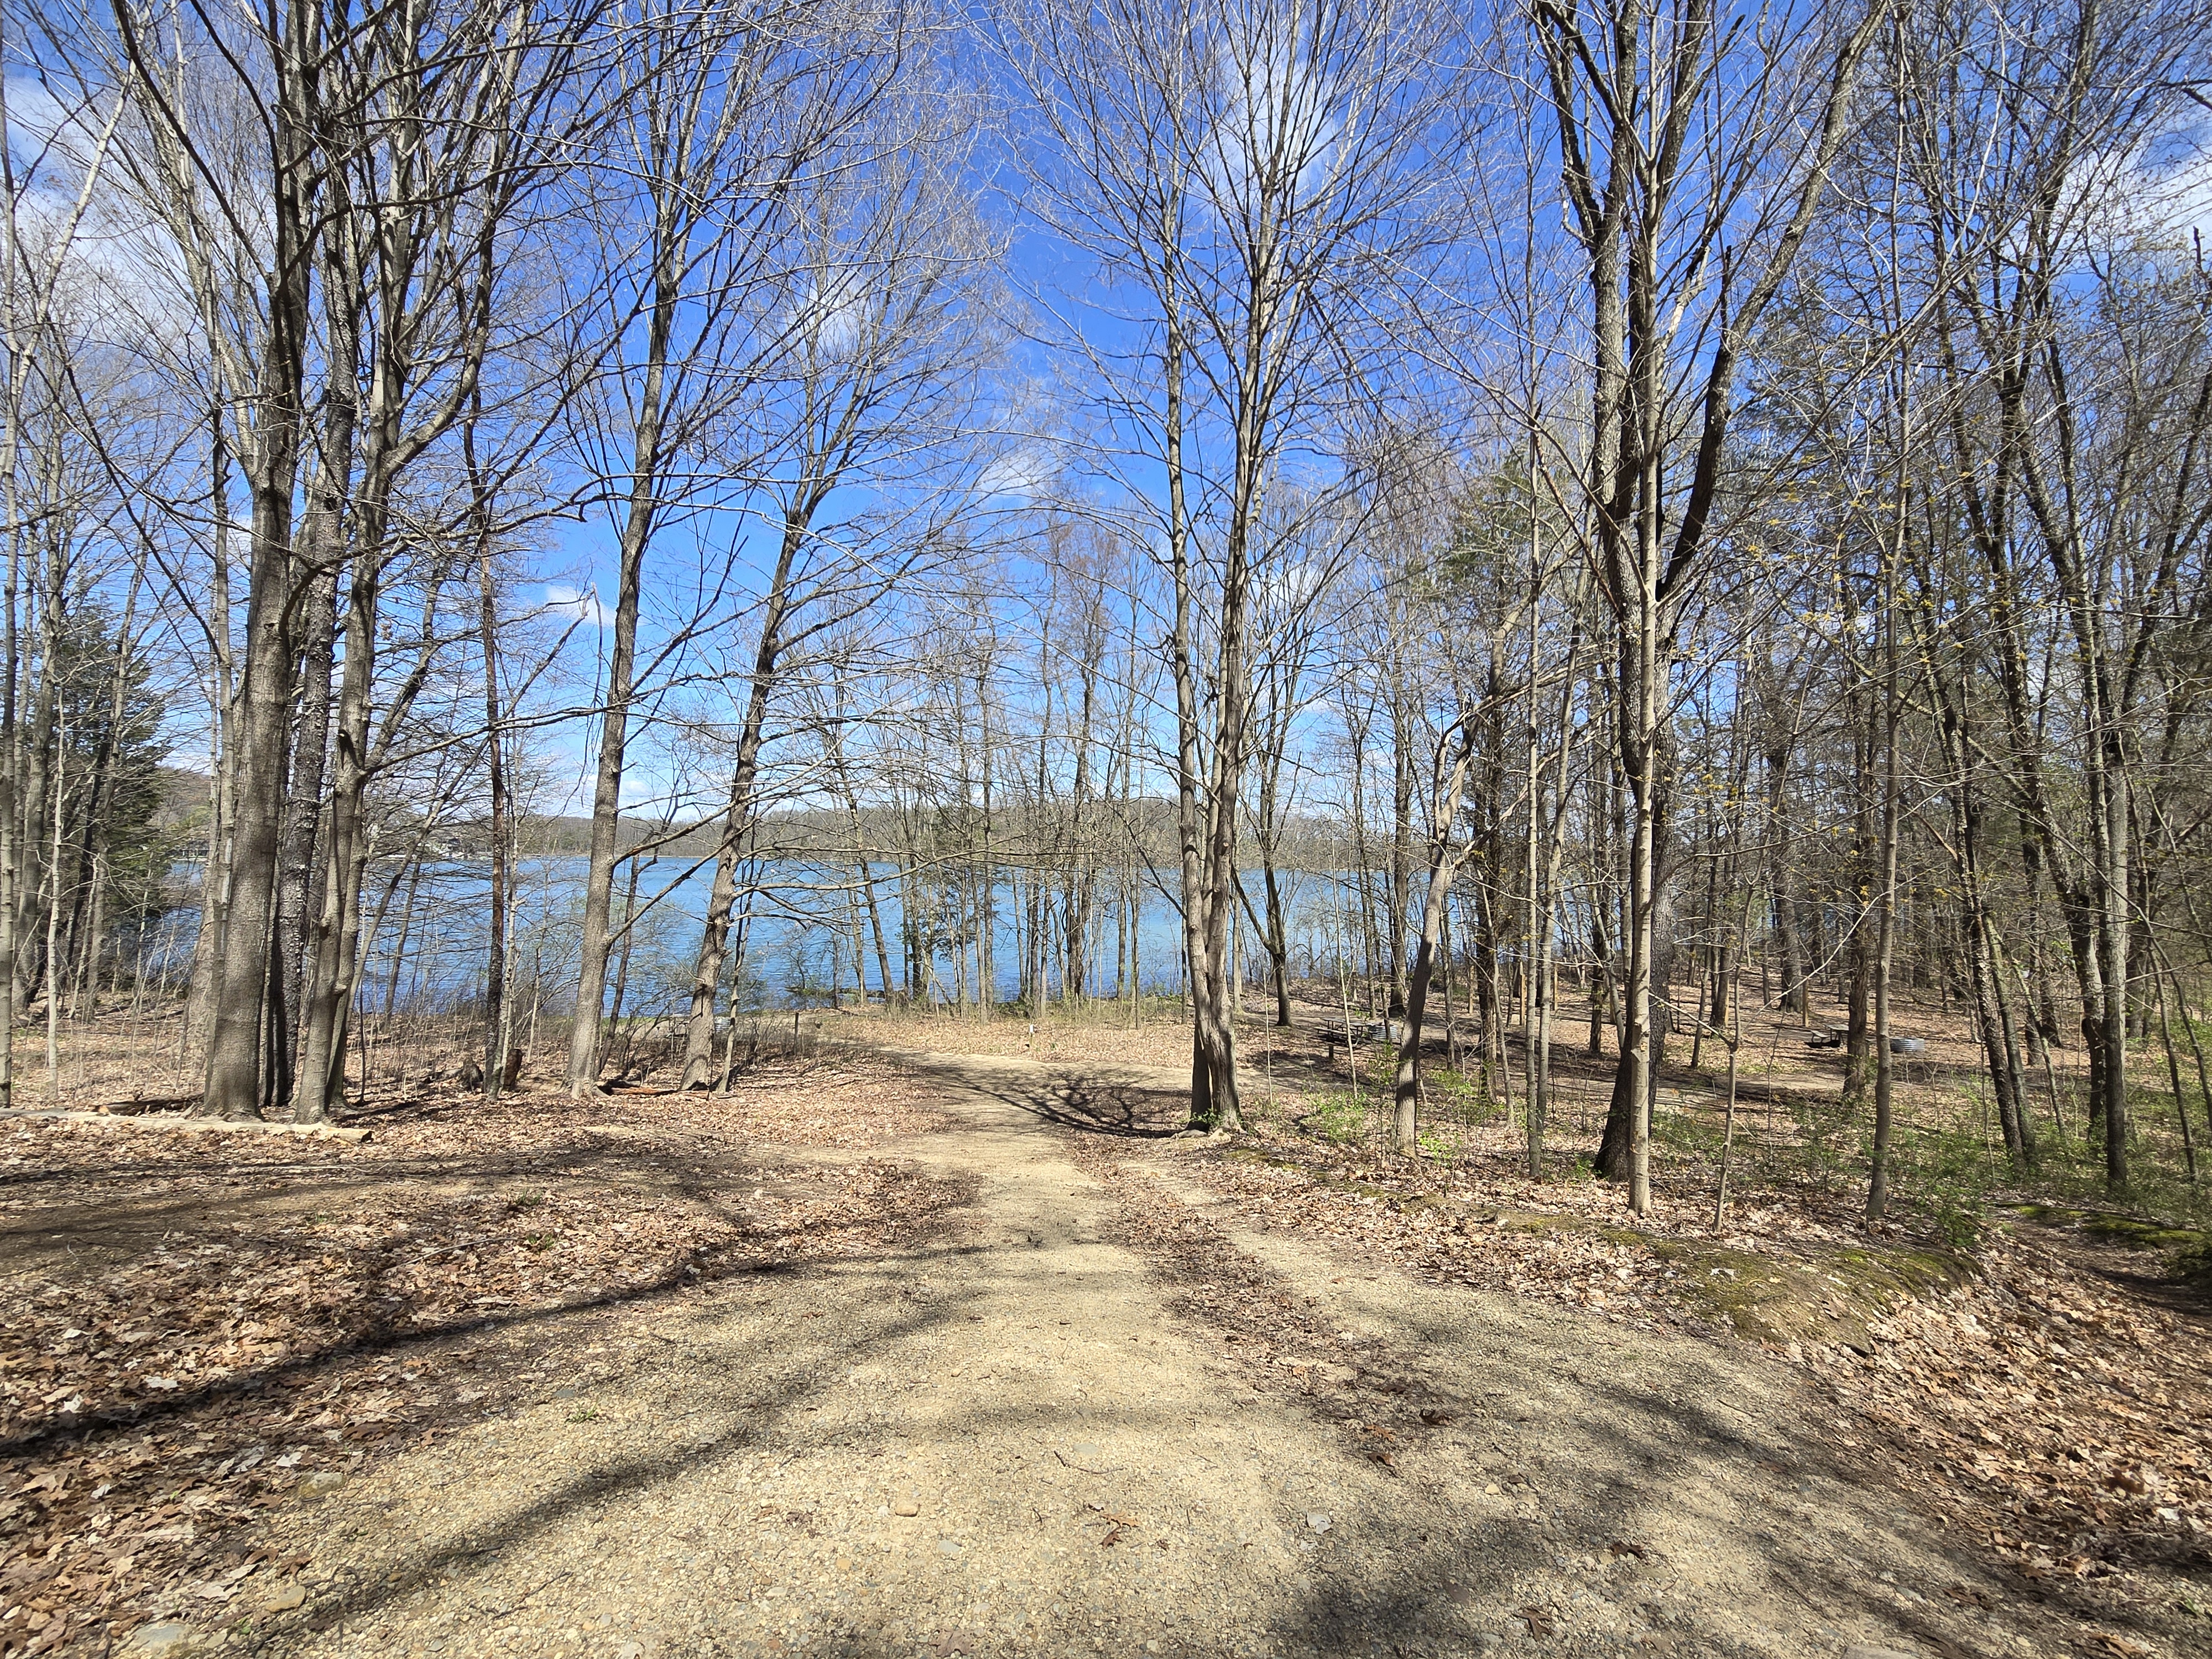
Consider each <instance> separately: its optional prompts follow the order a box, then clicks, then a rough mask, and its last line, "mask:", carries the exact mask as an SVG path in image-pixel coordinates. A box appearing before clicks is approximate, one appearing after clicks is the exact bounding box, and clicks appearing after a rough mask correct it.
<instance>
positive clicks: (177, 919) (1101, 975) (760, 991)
mask: <svg viewBox="0 0 2212 1659" xmlns="http://www.w3.org/2000/svg"><path fill="white" fill-rule="evenodd" d="M588 867H589V866H588V861H587V860H585V859H584V858H582V857H580V856H578V857H562V858H540V859H526V860H521V861H520V863H519V865H518V866H517V868H516V871H515V878H514V888H515V890H514V900H513V915H512V916H511V919H510V922H509V938H510V941H511V945H512V955H511V957H510V963H511V966H510V968H509V978H510V982H511V984H512V985H513V988H514V993H515V994H516V996H517V997H518V999H519V1000H520V1001H521V1002H522V1003H524V1004H527V1002H528V1001H529V1000H531V999H532V996H533V995H534V996H536V997H537V998H538V999H539V1000H541V1001H542V1004H543V1006H544V1007H545V1008H547V1009H549V1010H551V1009H557V1008H558V1007H559V1006H561V1004H562V1000H563V991H564V988H565V992H566V996H567V998H568V999H569V1000H573V999H574V995H575V971H576V957H577V954H578V950H579V946H578V936H579V921H580V916H581V913H582V904H583V890H584V883H585V877H586V872H587V870H588ZM1163 873H1167V872H1163ZM630 875H631V866H630V865H629V863H627V862H625V863H623V865H620V866H617V870H616V872H615V900H614V915H615V916H616V918H617V922H619V921H620V919H621V917H622V916H623V914H624V905H625V899H626V895H627V892H628V890H629V884H630ZM871 875H872V878H873V882H874V886H875V893H876V907H877V911H878V915H879V916H880V918H881V921H882V924H883V930H884V945H885V946H886V949H887V951H888V952H889V955H890V967H891V973H892V975H893V977H894V980H895V981H896V980H898V979H899V978H900V977H901V976H902V975H903V974H904V972H905V970H906V956H905V952H904V950H903V948H902V937H903V930H904V925H905V915H904V910H903V908H902V904H901V895H900V889H899V883H898V881H897V879H896V876H897V872H896V868H895V867H894V866H889V865H884V866H877V867H875V868H874V869H872V872H871ZM713 876H714V871H713V866H711V865H708V866H704V867H699V868H695V867H694V866H693V860H690V859H689V858H660V859H647V860H641V861H639V863H638V865H637V867H636V889H635V892H636V896H635V911H634V912H633V913H632V914H633V915H634V916H635V920H634V921H633V922H632V924H631V930H630V939H629V966H628V974H627V977H626V982H625V984H624V986H623V993H624V994H623V1006H624V1008H625V1010H626V1011H628V1012H635V1013H641V1014H643V1013H653V1012H668V1011H671V1010H674V1009H677V1008H680V1007H683V1006H688V1003H689V1000H690V986H691V975H692V970H693V963H694V961H695V960H696V956H697V952H698V949H699V936H700V930H701V927H702V924H703V922H704V920H705V916H706V912H707V903H708V896H709V890H710V888H711V885H712V882H713ZM1170 879H1172V877H1171V876H1170ZM1279 880H1280V881H1281V882H1282V884H1283V886H1284V888H1285V903H1286V906H1287V908H1288V909H1289V911H1290V915H1291V960H1292V967H1293V971H1297V972H1313V971H1316V970H1321V971H1328V970H1330V969H1333V965H1334V959H1335V957H1336V953H1337V943H1336V942H1337V941H1338V940H1339V939H1351V938H1353V937H1356V927H1347V926H1346V922H1345V920H1344V916H1343V909H1344V907H1345V906H1346V902H1347V900H1350V901H1351V902H1354V903H1356V899H1355V898H1354V897H1353V896H1352V890H1351V888H1350V884H1349V883H1348V882H1347V881H1346V880H1344V879H1342V878H1339V877H1336V876H1334V875H1327V874H1313V873H1306V872H1301V873H1297V874H1291V873H1288V872H1285V874H1283V875H1282V876H1281V877H1279ZM1139 882H1140V884H1142V890H1141V892H1140V894H1139V907H1138V926H1137V939H1136V955H1137V970H1136V971H1137V980H1138V984H1139V987H1140V988H1141V989H1142V990H1143V991H1145V992H1146V993H1148V994H1169V995H1172V994H1176V993H1177V992H1179V991H1180V990H1181V989H1182V921H1181V918H1180V915H1179V914H1178V912H1177V911H1176V908H1175V906H1174V904H1173V903H1172V902H1170V899H1169V897H1168V896H1166V895H1164V894H1163V893H1162V892H1161V891H1160V890H1159V889H1158V887H1157V886H1155V885H1154V884H1152V881H1151V879H1150V878H1149V877H1148V876H1146V874H1145V873H1144V872H1139ZM1245 882H1246V885H1247V887H1248V889H1249V891H1250V893H1251V896H1252V899H1253V902H1254V907H1255V909H1259V908H1263V906H1262V903H1261V884H1260V878H1259V876H1258V875H1257V874H1256V873H1250V874H1248V875H1247V876H1246V878H1245ZM739 902H740V907H741V910H743V911H744V912H745V914H744V915H742V916H741V918H740V921H741V925H742V927H743V933H744V956H743V960H742V963H738V964H736V965H735V967H734V969H733V987H734V992H733V994H734V997H735V1000H736V1002H737V1006H739V1007H741V1008H744V1007H756V1008H757V1007H784V1006H793V1005H796V1004H803V1003H811V1002H817V1001H821V1000H826V999H827V997H828V994H829V989H830V987H831V986H832V985H833V983H834V984H835V985H836V987H839V988H841V989H842V991H843V992H844V993H845V994H847V995H848V996H849V995H850V994H851V992H852V989H853V986H854V973H855V963H854V948H853V915H852V912H853V907H854V904H855V903H859V904H860V934H861V939H862V950H861V951H860V963H859V964H858V968H859V970H860V973H861V974H862V975H864V976H865V979H866V985H867V988H868V990H869V991H870V993H871V994H874V993H878V992H880V991H881V990H882V988H883V986H882V982H881V981H882V974H881V972H880V969H879V966H878V959H877V956H876V951H875V939H874V933H873V929H872V927H870V925H869V921H868V918H867V913H866V905H865V902H861V901H860V896H859V894H858V891H857V888H856V883H855V877H854V871H853V869H852V867H851V866H836V865H828V866H823V865H811V864H807V863H804V862H801V861H797V860H787V861H779V862H776V863H774V864H771V865H768V866H763V868H762V869H761V870H759V871H758V872H757V874H756V878H755V884H754V889H753V890H752V891H751V892H750V895H741V896H740V900H739ZM1027 903H1028V895H1027V893H1026V891H1025V890H1024V883H1022V882H1021V881H1019V880H1018V879H1017V878H1016V877H1015V876H1013V875H1012V874H1011V873H1009V874H1004V875H1002V876H1001V878H1000V880H999V881H998V882H997V883H995V884H994V902H993V905H992V910H993V923H994V925H993V928H992V940H993V950H992V958H993V962H992V965H993V969H994V980H995V981H996V989H997V993H998V997H999V1000H1001V1001H1006V1000H1012V998H1013V997H1015V996H1016V995H1017V994H1018V990H1019V986H1020V961H1021V944H1022V936H1023V933H1024V929H1025V923H1026V918H1027V908H1026V907H1027ZM362 906H363V910H364V913H365V914H364V917H363V928H364V932H368V930H370V929H371V928H373V929H374V933H373V937H372V938H371V939H370V943H369V945H368V951H367V953H366V961H365V964H364V969H363V973H362V993H361V994H362V1004H363V1006H367V1007H369V1008H373V1009H383V1008H386V1007H388V1006H396V1007H399V1008H410V1007H411V1008H418V1009H425V1010H428V1009H434V1008H438V1007H445V1006H453V1005H454V1004H456V1003H459V1002H464V1001H467V1000H471V999H473V998H476V997H477V996H480V995H481V994H482V993H483V974H484V957H485V952H486V949H487V943H488V940H489V936H490V933H489V930H490V916H489V908H490V872H489V866H486V865H483V864H481V863H473V862H463V861H448V862H432V861H424V862H422V863H420V864H416V865H412V866H407V867H405V868H404V869H399V870H391V869H384V870H379V869H375V868H372V869H371V871H370V872H369V878H368V887H367V890H366V891H365V892H364V894H363V895H362ZM1054 908H1055V909H1056V908H1057V902H1056V900H1055V906H1054ZM1094 913H1095V921H1094V927H1093V930H1092V933H1091V940H1092V943H1091V963H1090V969H1089V973H1088V975H1087V979H1088V981H1089V983H1088V986H1087V987H1086V988H1087V989H1088V990H1089V992H1090V994H1091V995H1093V996H1105V995H1110V994H1113V991H1114V988H1115V983H1114V975H1115V963H1116V960H1117V957H1118V951H1119V946H1118V945H1117V938H1118V936H1119V932H1118V930H1119V928H1120V925H1121V923H1120V909H1119V893H1118V890H1117V886H1116V884H1115V879H1114V878H1113V877H1112V876H1111V874H1110V873H1109V875H1107V876H1105V877H1103V878H1101V881H1100V884H1099V896H1098V897H1097V900H1096V901H1095V902H1094ZM923 921H924V927H923V932H924V933H926V934H927V933H934V934H936V935H937V938H936V939H935V940H934V941H933V942H934V945H935V948H934V949H933V950H931V951H929V952H928V953H927V964H928V969H927V970H926V971H925V975H924V986H925V992H926V994H929V995H931V996H933V997H935V998H939V999H943V1000H951V999H952V998H953V997H954V996H955V995H956V994H957V993H960V992H963V991H964V993H965V994H966V995H967V996H968V997H969V1000H973V998H974V996H975V986H974V985H973V984H972V982H970V981H973V979H974V975H975V967H974V961H975V953H974V948H973V945H972V943H969V945H967V946H966V948H965V950H964V951H963V952H962V954H963V955H964V957H965V958H966V960H965V963H964V969H963V966H960V965H956V962H955V951H954V949H953V948H952V946H951V943H950V942H949V940H948V939H946V937H945V936H946V935H947V934H949V933H951V932H952V931H953V930H952V928H951V927H948V926H947V925H946V924H945V919H944V918H942V917H939V916H934V915H931V916H925V917H924V918H923ZM1242 926H1243V933H1244V953H1245V957H1246V958H1247V971H1248V973H1250V974H1252V975H1258V974H1259V972H1260V971H1261V967H1262V965H1263V963H1264V953H1263V952H1261V951H1260V950H1259V949H1258V948H1257V946H1256V944H1255V939H1254V937H1253V934H1252V932H1251V927H1250V923H1249V919H1246V920H1243V922H1242ZM197 927H198V913H197V909H196V908H185V909H181V910H178V911H174V912H172V913H171V914H170V915H167V916H165V917H163V918H162V919H161V921H160V922H158V923H156V924H155V927H154V928H153V929H151V930H150V931H149V935H148V938H147V939H146V941H145V946H144V949H143V952H142V953H141V960H142V962H143V963H144V965H145V971H146V972H148V973H149V974H153V975H159V974H161V973H162V972H163V971H165V969H166V971H167V972H168V973H170V974H171V975H179V974H181V973H182V971H183V970H184V968H185V964H186V963H188V962H189V960H190V957H191V945H192V940H193V938H194V936H195V934H196V933H197ZM1059 931H1060V929H1059V922H1058V921H1057V920H1055V921H1054V923H1053V924H1052V927H1051V937H1052V939H1053V940H1054V949H1053V951H1052V954H1053V956H1054V962H1053V963H1051V964H1050V965H1049V966H1048V994H1050V995H1053V996H1058V995H1060V994H1062V990H1063V987H1062V986H1061V984H1060V968H1059V966H1058V963H1057V954H1058V939H1059ZM737 948H738V941H737V939H734V938H733V939H732V953H733V955H734V953H735V952H736V951H737ZM620 969H621V962H620V948H619V946H617V955H616V957H614V958H613V959H611V961H610V963H609V967H608V975H609V981H610V983H609V987H608V994H609V997H610V999H611V997H612V995H613V994H614V988H615V987H614V985H613V981H614V979H615V977H616V975H617V973H618V972H619V971H620Z"/></svg>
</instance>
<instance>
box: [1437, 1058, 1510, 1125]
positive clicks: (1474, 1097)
mask: <svg viewBox="0 0 2212 1659" xmlns="http://www.w3.org/2000/svg"><path fill="white" fill-rule="evenodd" d="M1421 1086H1422V1088H1423V1089H1424V1090H1425V1091H1426V1092H1427V1094H1428V1097H1429V1113H1430V1115H1431V1117H1434V1118H1437V1119H1449V1121H1451V1122H1453V1123H1455V1124H1457V1125H1459V1126H1460V1127H1462V1128H1467V1129H1479V1128H1480V1127H1482V1126H1483V1125H1484V1124H1486V1123H1488V1122H1489V1121H1491V1120H1492V1119H1493V1118H1495V1117H1497V1116H1498V1114H1499V1113H1501V1112H1503V1111H1504V1109H1505V1107H1504V1103H1503V1102H1501V1101H1499V1100H1498V1099H1497V1098H1496V1097H1493V1096H1492V1095H1489V1094H1486V1093H1485V1092H1484V1091H1483V1088H1482V1083H1481V1079H1480V1078H1476V1077H1470V1076H1468V1074H1467V1073H1465V1072H1455V1071H1454V1070H1452V1069H1451V1067H1449V1066H1437V1068H1436V1069H1435V1070H1434V1071H1431V1072H1428V1073H1424V1074H1423V1076H1422V1079H1421Z"/></svg>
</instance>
